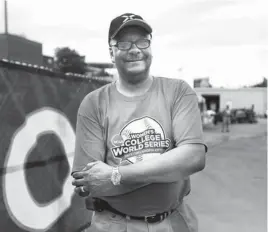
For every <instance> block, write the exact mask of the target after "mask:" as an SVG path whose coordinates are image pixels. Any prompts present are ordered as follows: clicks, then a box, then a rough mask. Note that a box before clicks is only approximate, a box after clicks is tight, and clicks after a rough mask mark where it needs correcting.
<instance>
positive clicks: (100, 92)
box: [78, 83, 113, 116]
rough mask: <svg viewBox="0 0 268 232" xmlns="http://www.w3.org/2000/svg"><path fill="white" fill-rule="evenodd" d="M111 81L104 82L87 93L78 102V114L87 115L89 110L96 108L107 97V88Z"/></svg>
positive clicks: (109, 86)
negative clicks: (104, 83)
mask: <svg viewBox="0 0 268 232" xmlns="http://www.w3.org/2000/svg"><path fill="white" fill-rule="evenodd" d="M112 84H113V83H109V84H106V85H104V86H102V87H100V88H98V89H95V90H94V91H92V92H90V93H88V94H87V95H86V96H85V97H84V98H83V100H82V101H81V103H80V106H79V109H78V114H80V115H83V116H87V115H88V113H89V111H91V112H92V111H94V110H96V109H98V107H99V106H100V105H102V102H103V101H105V99H107V97H108V94H109V89H110V88H111V85H112Z"/></svg>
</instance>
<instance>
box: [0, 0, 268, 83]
mask: <svg viewBox="0 0 268 232" xmlns="http://www.w3.org/2000/svg"><path fill="white" fill-rule="evenodd" d="M1 1H2V2H1ZM7 1H8V11H9V14H8V22H9V32H10V33H14V34H18V35H24V36H26V37H27V38H28V39H31V40H35V41H38V42H41V43H42V44H43V54H44V55H50V56H53V55H54V51H55V48H57V47H63V46H69V47H71V48H72V49H75V50H77V51H78V52H79V53H80V55H85V56H86V61H88V62H111V60H110V56H109V51H108V42H107V40H108V38H107V36H108V29H109V25H110V22H111V20H112V19H113V18H114V17H116V16H118V15H120V14H123V13H126V12H128V13H134V14H139V15H141V16H142V17H143V18H144V19H145V20H146V21H147V22H148V23H149V24H150V25H151V26H152V28H153V41H152V45H151V46H152V52H153V63H152V67H151V73H152V74H153V75H159V76H164V77H169V78H180V79H184V80H185V81H187V82H188V83H189V84H190V85H191V86H192V85H193V80H194V79H195V78H203V77H209V79H210V83H211V84H212V85H213V86H215V87H227V88H239V87H243V86H246V85H252V84H256V83H258V82H260V81H261V80H262V78H263V77H268V14H267V9H268V1H267V0H164V1H163V0H158V1H148V0H147V1H145V0H135V1H126V0H113V1H109V0H106V1H105V0H97V1H86V0H76V1H74V0H72V1H71V0H7ZM0 2H1V3H2V4H0V16H2V17H1V18H2V19H4V0H0ZM1 18H0V33H1V32H4V20H2V19H1ZM1 22H3V23H1Z"/></svg>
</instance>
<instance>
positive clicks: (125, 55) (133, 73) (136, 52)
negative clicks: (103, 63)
mask: <svg viewBox="0 0 268 232" xmlns="http://www.w3.org/2000/svg"><path fill="white" fill-rule="evenodd" d="M150 38H151V37H150V35H148V34H147V33H146V31H145V30H144V29H143V28H141V27H137V26H131V27H126V28H124V29H122V30H121V31H120V32H119V33H118V35H117V36H116V38H115V39H114V40H115V41H117V42H118V41H130V42H136V41H137V40H140V39H150ZM113 42H114V41H113ZM111 55H112V59H113V61H114V63H115V65H116V68H117V70H118V72H119V73H120V74H121V76H123V77H125V78H126V81H128V82H131V83H137V82H139V81H141V80H142V79H141V78H142V76H144V78H145V77H146V76H147V75H146V74H147V73H148V71H149V68H150V66H151V61H152V53H151V47H150V46H149V47H148V48H145V49H140V48H138V47H137V46H136V45H135V44H132V47H131V48H130V49H129V50H126V51H122V50H120V49H119V48H118V47H115V46H112V54H111ZM142 74H145V75H142Z"/></svg>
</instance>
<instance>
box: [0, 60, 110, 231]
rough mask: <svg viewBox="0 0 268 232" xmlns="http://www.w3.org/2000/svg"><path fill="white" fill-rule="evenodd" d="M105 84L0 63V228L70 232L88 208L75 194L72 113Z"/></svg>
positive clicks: (86, 218)
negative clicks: (72, 175) (71, 174)
mask: <svg viewBox="0 0 268 232" xmlns="http://www.w3.org/2000/svg"><path fill="white" fill-rule="evenodd" d="M104 84H105V83H104V82H103V83H100V82H98V81H92V80H87V79H83V78H78V77H70V76H69V77H68V78H67V76H64V75H62V76H61V77H60V76H57V75H55V74H53V73H52V72H50V71H46V70H40V69H38V68H33V67H32V68H29V67H23V66H22V65H17V64H10V63H5V62H2V61H0V132H1V136H0V165H1V166H0V177H1V180H0V188H1V192H0V199H1V201H0V231H1V232H2V231H3V232H26V231H30V232H32V231H49V232H62V231H66V232H75V231H82V230H83V228H85V227H86V226H88V225H89V223H90V219H91V212H90V211H88V210H86V208H85V203H84V199H83V198H80V197H78V196H77V195H75V194H74V192H73V190H74V187H73V186H72V184H71V182H72V178H71V177H70V171H71V170H70V168H71V165H72V162H73V157H74V142H75V124H76V114H77V110H78V107H79V104H80V103H81V101H82V99H83V98H84V96H85V95H86V94H88V93H89V92H91V91H93V90H95V89H97V88H99V87H101V86H102V85H104Z"/></svg>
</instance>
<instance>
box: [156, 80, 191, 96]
mask: <svg viewBox="0 0 268 232" xmlns="http://www.w3.org/2000/svg"><path fill="white" fill-rule="evenodd" d="M156 79H157V81H158V82H159V84H160V85H161V86H162V88H163V89H164V91H168V92H169V94H171V93H174V94H175V95H176V96H185V95H192V94H193V95H196V92H195V91H194V89H193V88H192V87H191V86H190V85H189V84H188V83H187V82H186V81H185V80H182V79H175V78H167V77H156Z"/></svg>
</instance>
